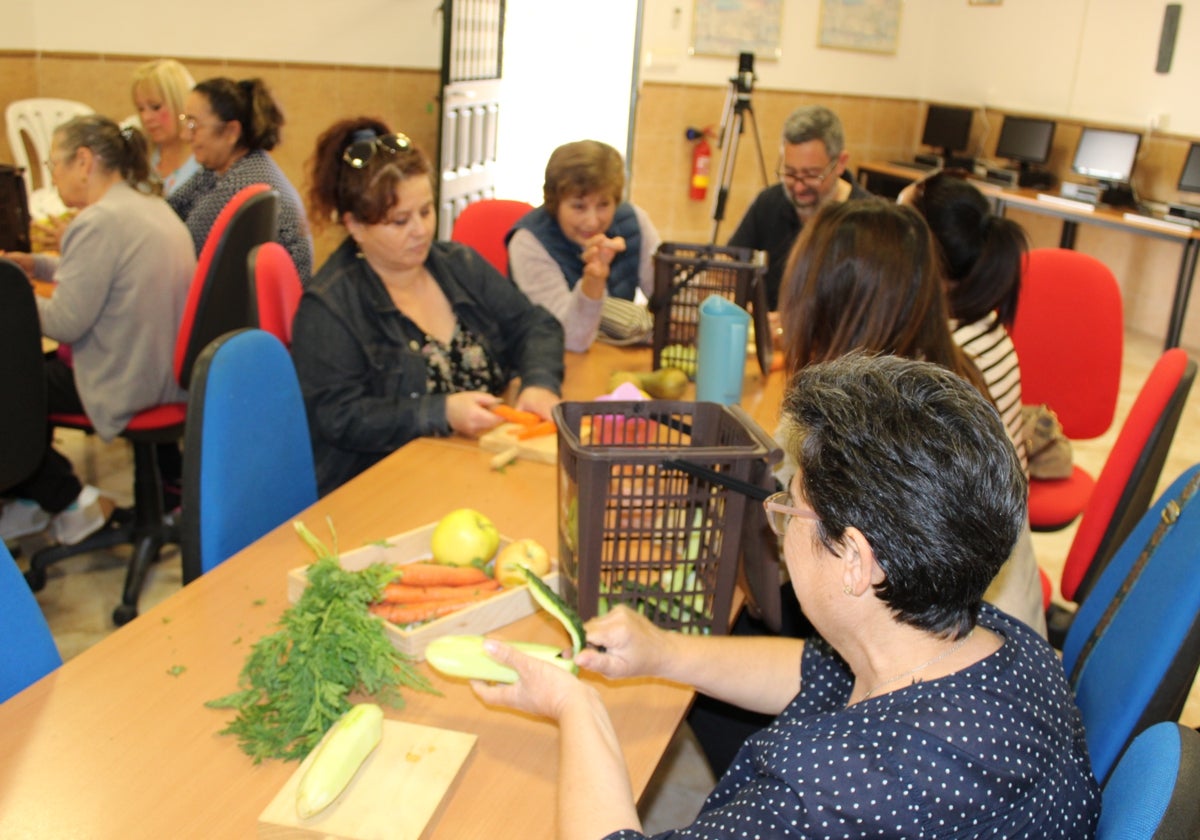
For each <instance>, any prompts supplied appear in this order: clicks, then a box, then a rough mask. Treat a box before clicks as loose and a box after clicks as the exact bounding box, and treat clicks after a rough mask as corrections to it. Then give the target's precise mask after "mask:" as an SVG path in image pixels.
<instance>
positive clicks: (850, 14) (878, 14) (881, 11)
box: [817, 0, 900, 53]
mask: <svg viewBox="0 0 1200 840" xmlns="http://www.w3.org/2000/svg"><path fill="white" fill-rule="evenodd" d="M899 40H900V0H821V23H820V26H819V28H818V36H817V45H818V46H821V47H828V48H830V49H835V50H859V51H861V52H876V53H894V52H895V51H896V45H897V44H898V42H899Z"/></svg>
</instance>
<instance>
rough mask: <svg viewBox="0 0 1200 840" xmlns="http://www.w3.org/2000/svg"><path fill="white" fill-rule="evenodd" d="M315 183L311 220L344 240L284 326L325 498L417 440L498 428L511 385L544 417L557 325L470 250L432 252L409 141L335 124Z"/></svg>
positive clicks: (318, 159)
mask: <svg viewBox="0 0 1200 840" xmlns="http://www.w3.org/2000/svg"><path fill="white" fill-rule="evenodd" d="M311 183H312V187H311V189H310V193H309V201H310V204H311V207H312V210H313V218H315V219H318V220H320V221H322V222H324V221H326V220H331V221H333V222H336V223H338V224H340V225H342V226H343V227H344V228H345V229H346V232H347V234H348V235H347V236H346V238H345V240H344V241H343V242H342V244H341V245H340V246H339V247H338V249H337V250H336V251H334V253H333V254H332V255H331V256H330V257H329V259H328V260H327V261H326V263H325V264H324V265H323V266H321V269H320V270H319V271H318V272H317V274H316V276H315V277H314V278H313V280H312V283H311V284H310V285H309V287H308V288H307V289H306V290H305V293H304V296H303V297H302V298H301V300H300V307H299V309H298V310H297V312H296V319H295V322H294V324H293V335H292V357H293V359H294V360H295V363H296V372H297V374H298V375H299V378H300V385H301V388H302V389H303V392H304V400H305V403H306V405H307V407H308V420H309V428H310V430H311V434H312V440H313V453H314V456H315V460H316V468H317V481H318V485H319V488H320V490H321V492H322V493H323V494H324V493H328V492H329V491H330V490H333V489H334V488H336V487H338V486H339V485H341V484H342V483H344V482H346V481H348V480H349V479H350V478H353V477H354V476H355V475H357V474H358V473H360V472H362V471H363V470H365V469H366V468H367V467H369V466H371V465H372V464H374V463H375V462H376V461H378V460H380V459H381V458H383V457H384V456H386V455H387V454H388V453H390V452H392V451H394V450H396V449H398V448H399V447H401V446H403V445H404V444H406V443H408V442H409V441H411V440H413V439H415V438H418V437H422V436H432V435H439V436H440V435H449V434H454V433H457V434H462V435H467V436H477V435H480V434H482V433H484V432H486V431H488V430H489V429H491V428H493V427H494V426H496V425H497V424H499V423H500V422H501V419H500V417H499V416H498V415H497V414H495V413H494V412H493V411H492V410H491V409H492V407H493V406H496V405H497V404H499V403H500V401H501V400H500V396H499V395H500V394H502V393H504V392H505V391H506V390H507V389H508V388H509V386H510V384H511V383H512V381H513V380H514V379H518V378H519V379H520V392H519V393H518V395H517V397H516V406H517V408H519V409H522V410H526V411H530V412H533V413H534V414H537V415H538V416H540V417H542V418H545V419H549V417H550V410H551V408H553V407H554V406H555V405H556V404H557V403H558V401H559V392H560V386H561V384H562V377H563V333H562V327H560V326H559V324H558V321H557V320H555V318H554V316H553V315H551V314H550V313H549V312H547V311H546V310H545V309H543V308H541V307H540V306H536V305H534V304H532V303H530V301H529V299H528V298H526V297H525V295H524V294H522V293H521V291H520V290H519V289H518V288H517V287H516V286H514V285H513V284H512V283H510V282H509V281H508V280H506V279H505V278H504V277H503V276H502V275H501V274H500V273H499V272H497V271H496V270H495V269H494V268H492V266H491V265H490V264H489V263H488V262H487V261H486V260H484V259H483V258H482V257H480V256H479V255H478V254H477V253H476V252H475V251H473V250H471V249H470V248H468V247H466V246H464V245H459V244H457V243H452V242H435V241H434V234H435V231H436V228H437V211H436V208H435V206H434V200H433V182H432V171H431V167H430V164H429V160H428V158H426V157H425V155H424V153H423V152H421V150H420V149H418V148H417V147H416V146H415V145H413V143H412V141H410V140H409V139H408V137H406V136H405V135H403V134H397V133H393V132H392V131H391V129H390V128H388V126H387V125H385V124H384V123H382V122H380V121H379V120H375V119H370V118H357V119H350V120H343V121H341V122H338V123H336V124H335V125H334V126H332V127H331V128H329V129H328V130H327V131H326V132H325V133H324V134H322V135H321V137H320V138H318V140H317V148H316V152H315V154H314V156H313V162H312V176H311Z"/></svg>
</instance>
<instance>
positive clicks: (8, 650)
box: [0, 541, 62, 703]
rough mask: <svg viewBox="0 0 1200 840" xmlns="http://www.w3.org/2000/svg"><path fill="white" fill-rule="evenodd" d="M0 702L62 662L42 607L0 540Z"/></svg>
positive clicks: (22, 689)
mask: <svg viewBox="0 0 1200 840" xmlns="http://www.w3.org/2000/svg"><path fill="white" fill-rule="evenodd" d="M0 639H4V656H3V657H2V658H0V703H3V702H4V701H5V700H7V699H8V698H10V697H12V696H13V695H14V694H16V693H17V692H19V691H24V690H25V688H26V687H28V686H30V685H32V684H33V683H35V682H37V681H38V680H40V679H41V678H42V677H44V676H46V674H49V673H50V672H51V671H53V670H54V669H55V668H57V667H58V666H59V665H61V664H62V656H60V655H59V653H58V646H57V645H55V644H54V636H52V635H51V634H50V625H49V624H47V623H46V617H45V616H44V615H42V608H41V607H40V606H38V602H37V599H36V598H34V597H33V592H32V591H31V590H30V589H29V584H28V583H26V582H25V576H24V575H22V574H21V570H20V569H18V568H17V564H16V562H15V561H14V560H13V558H12V555H11V554H9V552H8V547H7V546H6V545H4V542H3V541H0Z"/></svg>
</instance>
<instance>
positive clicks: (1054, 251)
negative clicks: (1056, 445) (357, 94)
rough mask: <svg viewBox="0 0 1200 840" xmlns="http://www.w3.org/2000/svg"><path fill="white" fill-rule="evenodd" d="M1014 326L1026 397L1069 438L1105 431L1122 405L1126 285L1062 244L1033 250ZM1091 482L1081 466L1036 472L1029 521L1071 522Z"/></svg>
mask: <svg viewBox="0 0 1200 840" xmlns="http://www.w3.org/2000/svg"><path fill="white" fill-rule="evenodd" d="M1011 333H1012V340H1013V345H1014V346H1015V347H1016V350H1017V358H1018V360H1019V362H1020V366H1021V401H1022V402H1024V403H1025V404H1026V405H1039V404H1043V403H1044V404H1045V405H1047V406H1049V407H1050V408H1051V409H1052V410H1053V411H1054V413H1055V414H1057V415H1058V419H1059V422H1060V423H1062V427H1063V433H1064V434H1065V435H1066V436H1067V437H1068V438H1074V439H1077V440H1086V439H1090V438H1096V437H1099V436H1100V435H1102V434H1104V433H1105V432H1107V431H1108V429H1109V427H1111V426H1112V421H1113V415H1114V414H1115V412H1116V409H1117V394H1118V391H1119V389H1120V384H1121V355H1122V351H1123V349H1124V340H1125V337H1124V316H1123V314H1122V304H1121V290H1120V287H1119V286H1118V285H1117V280H1116V278H1115V277H1114V276H1113V274H1112V272H1111V271H1109V270H1108V268H1107V267H1106V266H1105V265H1104V263H1102V262H1100V261H1099V260H1097V259H1096V258H1095V257H1090V256H1088V255H1087V254H1080V253H1078V252H1076V251H1068V250H1066V249H1062V248H1037V249H1034V250H1032V251H1030V252H1029V255H1028V257H1027V260H1026V264H1025V269H1024V272H1023V274H1022V277H1021V295H1020V299H1019V301H1018V303H1017V314H1016V318H1015V319H1014V322H1013V328H1012V330H1011ZM1094 486H1095V480H1094V479H1093V478H1092V476H1090V475H1089V474H1088V473H1087V472H1086V471H1084V470H1083V469H1080V468H1079V467H1075V468H1074V470H1073V472H1072V475H1071V476H1070V477H1069V478H1063V479H1033V480H1031V481H1030V483H1029V525H1030V527H1031V528H1033V530H1035V531H1057V530H1059V529H1061V528H1065V527H1066V526H1068V525H1070V524H1071V523H1072V522H1073V521H1075V519H1076V517H1078V516H1079V514H1080V513H1082V512H1083V509H1084V507H1085V506H1086V505H1087V501H1088V498H1089V497H1090V496H1091V493H1092V489H1093V487H1094Z"/></svg>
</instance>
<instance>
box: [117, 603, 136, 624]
mask: <svg viewBox="0 0 1200 840" xmlns="http://www.w3.org/2000/svg"><path fill="white" fill-rule="evenodd" d="M137 613H138V611H137V607H135V606H133V605H132V604H117V606H116V608H115V609H114V610H113V615H112V619H113V624H115V625H117V626H118V627H121V626H123V625H126V624H128V623H129V622H131V621H133V620H134V619H135V618H137Z"/></svg>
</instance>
